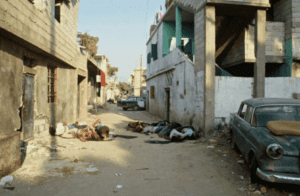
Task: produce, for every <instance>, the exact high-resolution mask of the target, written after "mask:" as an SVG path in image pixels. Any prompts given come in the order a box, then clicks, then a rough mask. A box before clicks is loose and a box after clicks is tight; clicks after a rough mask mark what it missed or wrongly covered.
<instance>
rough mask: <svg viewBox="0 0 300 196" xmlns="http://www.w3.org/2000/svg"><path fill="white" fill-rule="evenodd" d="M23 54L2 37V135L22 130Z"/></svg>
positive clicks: (0, 102) (0, 48) (0, 63)
mask: <svg viewBox="0 0 300 196" xmlns="http://www.w3.org/2000/svg"><path fill="white" fill-rule="evenodd" d="M23 53H24V51H22V50H20V49H19V48H18V46H17V45H15V44H12V43H11V42H10V41H8V40H7V39H5V38H4V37H2V36H0V59H1V60H0V118H1V121H0V127H1V133H3V134H5V133H11V132H14V131H16V130H17V129H19V128H20V126H21V122H20V116H19V110H18V109H19V108H20V107H21V106H22V105H23V103H22V94H23V89H22V78H23Z"/></svg>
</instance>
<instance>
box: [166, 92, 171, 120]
mask: <svg viewBox="0 0 300 196" xmlns="http://www.w3.org/2000/svg"><path fill="white" fill-rule="evenodd" d="M166 94H167V121H170V90H169V89H167V90H166Z"/></svg>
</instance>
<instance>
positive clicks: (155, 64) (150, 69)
mask: <svg viewBox="0 0 300 196" xmlns="http://www.w3.org/2000/svg"><path fill="white" fill-rule="evenodd" d="M162 32H163V26H162V25H160V26H159V27H158V30H157V31H156V32H155V34H154V35H153V37H152V39H151V40H150V42H149V43H148V45H147V54H148V53H149V52H151V44H157V57H158V58H157V59H156V60H155V61H154V60H153V58H151V63H150V64H147V78H150V77H151V76H153V75H155V73H156V72H157V71H158V70H160V69H162V68H163V63H162V60H163V57H162Z"/></svg>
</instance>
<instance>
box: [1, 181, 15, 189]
mask: <svg viewBox="0 0 300 196" xmlns="http://www.w3.org/2000/svg"><path fill="white" fill-rule="evenodd" d="M3 188H4V189H8V190H14V189H15V187H14V186H13V185H12V184H11V183H9V182H7V183H6V184H5V185H4V187H3Z"/></svg>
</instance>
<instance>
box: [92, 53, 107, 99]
mask: <svg viewBox="0 0 300 196" xmlns="http://www.w3.org/2000/svg"><path fill="white" fill-rule="evenodd" d="M95 59H96V61H97V64H98V67H99V71H98V75H100V81H96V97H97V103H98V104H101V105H102V104H104V103H106V100H107V98H106V96H107V95H106V90H107V89H106V83H107V82H108V80H107V64H108V62H109V60H108V58H107V57H106V56H105V55H103V54H97V55H96V56H95Z"/></svg>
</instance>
